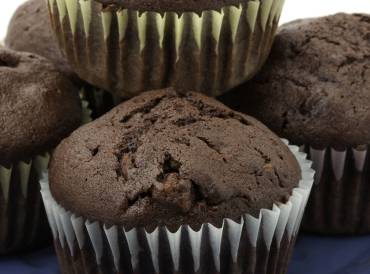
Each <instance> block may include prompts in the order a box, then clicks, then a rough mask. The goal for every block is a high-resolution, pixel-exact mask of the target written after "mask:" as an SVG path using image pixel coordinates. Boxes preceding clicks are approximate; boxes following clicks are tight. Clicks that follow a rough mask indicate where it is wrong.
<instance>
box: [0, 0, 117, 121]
mask: <svg viewBox="0 0 370 274" xmlns="http://www.w3.org/2000/svg"><path fill="white" fill-rule="evenodd" d="M5 45H6V47H8V48H10V49H13V50H16V51H26V52H31V53H35V54H38V55H41V56H43V57H45V58H47V59H49V60H50V61H52V62H53V63H54V65H55V66H56V67H57V68H58V69H59V70H60V71H61V72H63V73H64V74H65V75H66V76H67V77H69V78H70V79H71V80H72V81H73V82H74V84H75V85H77V86H78V87H79V88H80V92H81V96H82V97H83V99H84V100H86V101H87V102H88V103H89V108H90V109H91V110H92V111H93V113H92V116H93V118H97V117H100V116H101V115H103V114H104V113H106V112H107V111H109V110H110V109H112V108H113V106H114V105H115V102H116V101H120V100H119V98H113V96H112V95H111V94H110V93H108V92H106V91H104V90H100V89H98V88H96V87H94V86H91V85H89V84H88V83H86V82H84V81H83V80H81V79H80V78H79V77H78V76H77V74H76V73H75V72H74V71H73V70H72V68H71V66H70V65H69V63H68V61H67V59H66V58H65V57H64V55H63V54H62V52H61V50H60V49H59V45H58V42H57V39H56V37H55V35H54V33H53V31H52V28H51V26H50V16H49V10H48V6H47V4H45V1H44V0H28V1H26V2H25V3H24V4H23V5H21V6H19V8H18V9H17V10H16V12H15V13H14V15H13V17H12V19H11V21H10V23H9V27H8V32H7V36H6V38H5Z"/></svg>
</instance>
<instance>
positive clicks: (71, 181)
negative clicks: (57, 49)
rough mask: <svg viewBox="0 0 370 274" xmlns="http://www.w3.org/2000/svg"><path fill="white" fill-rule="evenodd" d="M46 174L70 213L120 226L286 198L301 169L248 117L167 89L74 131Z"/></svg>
mask: <svg viewBox="0 0 370 274" xmlns="http://www.w3.org/2000/svg"><path fill="white" fill-rule="evenodd" d="M49 177H50V187H51V192H52V194H53V196H54V198H55V200H56V201H57V202H58V203H60V204H61V205H62V206H63V207H64V208H66V209H68V210H70V211H71V212H73V213H75V214H79V215H82V216H84V217H86V218H89V219H90V220H98V221H101V222H104V223H105V224H108V225H113V224H115V225H124V226H125V227H126V228H128V229H129V228H132V227H145V228H148V229H153V228H155V227H157V226H167V227H169V228H170V229H176V228H178V227H179V226H180V225H183V224H189V225H191V226H192V227H199V226H200V225H201V224H202V223H205V222H210V223H212V224H214V225H221V223H222V220H223V218H232V219H235V220H238V219H240V216H242V215H243V214H245V213H250V214H253V215H256V214H257V213H258V212H259V210H260V209H262V208H268V209H271V208H272V205H273V203H279V202H286V201H287V199H288V198H289V196H290V194H291V191H292V189H293V188H294V187H296V186H297V185H298V183H299V180H300V178H301V170H300V167H299V165H298V163H297V161H296V159H295V157H294V155H293V154H292V153H291V152H290V150H289V148H288V147H287V146H286V145H285V144H283V143H282V142H281V140H280V139H279V138H278V137H277V136H276V135H275V134H273V133H272V132H271V131H270V130H269V129H267V128H266V127H265V126H263V125H262V124H261V123H260V122H258V121H257V120H255V119H254V118H251V117H248V116H246V115H243V114H240V113H237V112H234V111H232V110H230V109H229V108H227V107H225V106H224V105H222V104H221V103H219V102H217V101H216V100H214V99H211V98H208V97H205V96H203V95H200V94H197V93H187V94H185V95H184V94H182V95H180V94H178V93H176V92H175V91H174V90H173V89H167V90H161V91H151V92H148V93H144V94H142V95H140V96H138V97H135V98H133V99H131V100H129V101H126V102H124V103H123V104H121V105H119V106H118V107H116V108H114V109H113V110H112V111H111V112H109V113H108V114H106V115H105V116H102V117H101V118H99V119H98V120H96V121H94V122H92V123H90V124H88V125H85V126H83V127H81V128H80V129H78V130H77V131H75V132H74V133H73V134H72V135H71V136H70V137H69V138H67V139H65V140H64V141H63V142H62V143H61V144H60V145H59V146H58V148H57V149H56V151H55V153H54V155H53V159H52V160H51V166H50V173H49Z"/></svg>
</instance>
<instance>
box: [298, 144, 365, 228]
mask: <svg viewBox="0 0 370 274" xmlns="http://www.w3.org/2000/svg"><path fill="white" fill-rule="evenodd" d="M301 150H302V151H307V152H308V153H309V156H310V159H311V160H312V162H313V168H314V169H315V171H316V174H315V181H314V184H315V186H314V188H313V193H312V196H311V200H310V203H309V207H308V209H307V214H306V217H305V220H304V230H306V231H311V232H318V233H324V234H358V233H361V234H363V233H370V218H369V212H370V200H369V198H368V197H367V196H366V195H367V194H366V193H368V191H367V190H366V189H367V188H369V184H368V178H369V169H368V161H369V160H368V159H369V158H368V146H366V145H364V146H358V147H355V148H347V149H342V150H337V149H335V148H332V147H328V148H325V149H316V148H313V147H310V146H309V145H306V146H303V147H302V148H301Z"/></svg>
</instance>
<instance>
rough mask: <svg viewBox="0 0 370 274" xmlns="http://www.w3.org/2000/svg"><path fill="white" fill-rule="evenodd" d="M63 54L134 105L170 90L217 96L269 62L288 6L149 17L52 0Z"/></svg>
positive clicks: (253, 0)
mask: <svg viewBox="0 0 370 274" xmlns="http://www.w3.org/2000/svg"><path fill="white" fill-rule="evenodd" d="M48 3H49V10H50V14H51V20H52V26H53V29H54V31H55V33H56V35H57V37H58V41H59V44H60V46H61V49H62V50H63V51H64V53H65V55H66V56H67V58H68V59H69V61H70V63H71V65H72V66H73V68H74V70H75V71H76V72H77V73H78V75H79V76H80V77H81V78H82V79H84V80H86V81H87V82H89V83H90V84H93V85H95V86H97V87H100V88H102V89H104V90H108V91H110V92H112V93H113V94H115V95H117V96H119V97H122V98H129V97H133V96H135V95H138V94H139V93H141V92H143V91H146V90H154V89H160V88H165V87H170V86H173V87H176V88H177V89H184V90H193V91H199V92H203V93H206V94H207V95H210V96H218V95H220V94H222V93H224V92H226V91H227V90H229V89H231V88H233V87H235V86H237V85H239V84H241V83H242V82H244V81H246V80H248V79H249V78H251V77H252V76H253V75H254V74H255V73H256V72H257V71H258V70H259V69H260V67H261V66H262V65H263V63H264V62H265V59H266V58H267V56H268V54H269V52H270V49H271V46H272V42H273V38H274V35H275V32H276V29H277V26H278V21H279V19H280V15H281V11H282V8H283V4H284V0H248V1H243V4H240V5H239V6H225V7H223V8H221V9H220V10H218V11H216V10H205V11H203V12H201V13H200V14H198V13H193V12H179V13H176V12H163V13H157V12H153V11H148V12H145V11H144V12H142V11H140V12H139V11H136V10H131V9H123V8H119V7H114V5H110V6H109V7H103V5H102V4H101V3H99V2H98V1H96V0H48Z"/></svg>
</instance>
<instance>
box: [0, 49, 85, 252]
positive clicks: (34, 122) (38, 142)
mask: <svg viewBox="0 0 370 274" xmlns="http://www.w3.org/2000/svg"><path fill="white" fill-rule="evenodd" d="M80 123H81V106H80V100H79V97H78V92H77V90H76V89H75V87H74V85H73V84H72V83H71V82H70V81H69V80H68V79H67V78H65V77H64V75H63V74H61V73H60V72H59V71H58V70H57V68H55V66H54V65H53V64H51V63H50V62H49V61H47V60H46V59H44V58H42V57H39V56H37V55H35V54H31V53H21V52H15V51H11V50H7V49H4V48H2V49H0V128H1V135H0V183H1V184H0V186H1V188H0V254H4V253H9V252H14V251H18V250H24V249H29V248H31V247H34V246H38V245H41V244H43V243H44V242H45V240H46V239H45V237H46V238H48V237H47V236H48V235H49V234H48V233H45V231H48V229H47V222H46V219H45V216H44V212H43V209H42V203H41V195H40V187H39V183H38V182H39V179H40V177H41V173H42V172H45V171H46V167H47V163H48V152H50V151H51V150H52V149H53V148H54V147H55V146H56V145H57V144H58V143H59V142H60V140H61V139H63V138H64V137H66V136H67V135H68V134H69V133H70V132H72V131H73V130H74V129H76V128H77V127H78V126H79V125H80Z"/></svg>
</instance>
